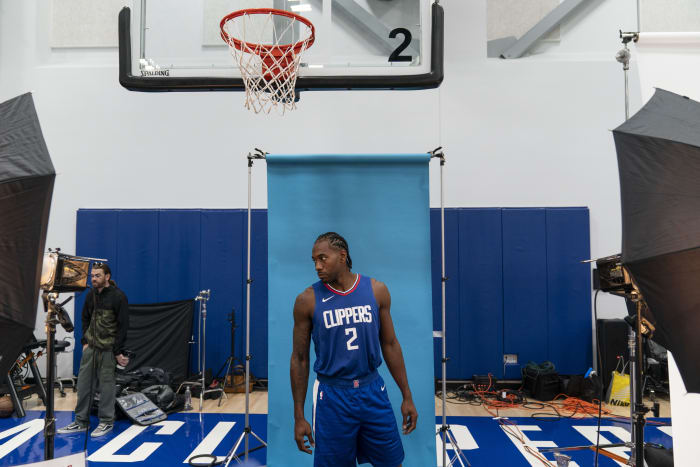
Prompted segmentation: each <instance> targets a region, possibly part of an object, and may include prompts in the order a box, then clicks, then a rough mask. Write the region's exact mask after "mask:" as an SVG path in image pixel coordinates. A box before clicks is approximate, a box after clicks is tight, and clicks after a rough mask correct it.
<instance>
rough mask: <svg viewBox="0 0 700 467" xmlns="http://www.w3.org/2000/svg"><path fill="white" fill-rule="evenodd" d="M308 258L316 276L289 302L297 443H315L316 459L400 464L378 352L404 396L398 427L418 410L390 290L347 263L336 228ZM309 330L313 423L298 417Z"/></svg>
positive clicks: (410, 423)
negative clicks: (313, 377) (312, 352)
mask: <svg viewBox="0 0 700 467" xmlns="http://www.w3.org/2000/svg"><path fill="white" fill-rule="evenodd" d="M311 258H312V260H313V262H314V266H315V267H316V273H317V274H318V277H319V279H321V280H320V281H319V282H316V283H315V284H313V285H312V286H311V287H309V288H307V289H306V290H304V291H303V292H302V293H301V294H300V295H299V296H298V297H297V299H296V302H295V303H294V344H293V347H294V348H293V350H292V358H291V363H290V376H291V382H292V396H293V397H294V439H295V440H296V443H297V447H298V448H299V450H300V451H303V452H306V453H309V454H311V452H312V450H311V448H315V452H314V466H315V467H323V466H333V467H341V466H354V465H355V461H356V460H357V462H358V463H360V464H362V463H366V462H369V463H371V464H372V465H374V466H375V467H396V466H400V465H401V462H403V458H404V451H403V445H402V444H401V438H400V437H399V432H398V428H397V426H396V419H395V417H394V412H393V410H392V408H391V403H390V402H389V397H388V396H387V391H386V385H385V383H384V380H383V379H382V377H381V376H379V373H378V372H377V367H379V365H381V363H382V355H383V356H384V360H386V364H387V366H388V367H389V371H390V372H391V376H393V378H394V380H395V381H396V384H397V385H398V386H399V389H400V390H401V394H402V396H403V403H402V404H401V414H402V415H403V433H404V434H408V433H410V432H412V431H413V430H414V429H415V428H416V420H417V418H418V413H417V412H416V408H415V406H414V405H413V399H412V397H411V390H410V389H409V387H408V379H407V377H406V367H405V365H404V361H403V354H402V352H401V346H400V345H399V341H398V339H397V338H396V334H395V333H394V325H393V323H392V320H391V315H390V314H389V308H390V306H391V297H390V296H389V290H388V289H387V287H386V285H384V284H383V283H382V282H379V281H378V280H375V279H371V278H369V277H365V276H362V275H360V274H355V273H353V272H352V271H351V268H352V260H351V259H350V254H349V250H348V244H347V242H346V241H345V239H344V238H343V237H341V236H340V235H338V234H337V233H335V232H328V233H325V234H323V235H321V236H319V237H318V238H317V239H316V242H315V243H314V246H313V250H312V252H311ZM311 338H313V340H314V347H315V349H316V362H315V364H314V371H315V372H316V375H317V376H316V377H317V379H316V382H315V383H314V388H313V400H314V407H313V414H314V415H313V420H312V423H313V425H314V426H313V430H312V428H311V426H310V425H309V422H307V421H306V420H305V418H304V400H305V398H306V390H307V382H308V378H309V342H310V339H311ZM380 350H381V353H380ZM314 437H315V442H314ZM307 441H308V444H307Z"/></svg>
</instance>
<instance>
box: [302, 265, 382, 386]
mask: <svg viewBox="0 0 700 467" xmlns="http://www.w3.org/2000/svg"><path fill="white" fill-rule="evenodd" d="M313 289H314V295H315V297H316V304H315V308H314V317H313V329H312V332H311V337H312V338H313V340H314V348H315V349H316V363H314V371H315V372H316V373H317V374H320V375H323V376H326V377H329V378H344V379H356V378H361V377H363V376H366V375H368V374H369V373H371V372H373V371H374V370H376V369H377V367H379V365H381V364H382V357H381V347H380V344H379V306H378V305H377V301H376V300H375V299H374V292H373V291H372V279H370V278H369V277H364V276H360V274H358V275H357V280H356V281H355V285H354V286H353V287H352V288H350V290H348V291H347V292H344V293H343V292H339V291H336V290H334V289H332V288H331V287H329V286H328V285H326V284H324V283H323V282H321V281H319V282H316V283H315V284H314V285H313Z"/></svg>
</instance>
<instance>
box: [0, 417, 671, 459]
mask: <svg viewBox="0 0 700 467" xmlns="http://www.w3.org/2000/svg"><path fill="white" fill-rule="evenodd" d="M266 418H267V416H266V415H258V414H253V415H251V419H250V420H251V421H250V423H251V427H252V429H253V431H255V433H256V434H258V435H259V436H260V437H261V438H262V439H263V440H265V439H266V436H265V435H266V432H265V430H266ZM425 418H426V420H427V419H430V421H431V422H432V421H434V422H435V425H434V426H435V427H436V428H437V427H439V426H440V425H439V424H440V423H441V418H440V417H434V418H433V417H425ZM56 419H57V423H56V424H57V426H58V427H62V426H64V425H66V424H68V423H69V422H70V421H72V419H73V413H72V412H64V411H58V412H56ZM510 420H511V421H513V422H515V423H517V424H518V426H520V429H521V431H522V433H523V434H524V435H525V436H527V438H528V439H529V440H530V445H531V446H532V447H534V446H535V445H541V446H544V445H548V446H555V445H556V446H579V445H588V444H591V441H590V440H589V438H587V436H588V437H591V436H594V433H595V429H596V420H595V419H592V418H588V419H585V420H572V419H561V420H557V421H541V420H539V421H538V420H535V419H532V418H527V417H517V418H511V419H510ZM647 421H648V422H649V423H647V425H646V426H645V427H644V439H645V440H646V441H647V442H650V443H657V444H661V445H663V446H666V447H667V448H670V447H672V438H671V436H670V434H669V433H670V428H671V427H670V426H669V425H666V426H658V425H656V424H655V423H657V422H664V423H666V424H668V423H669V422H670V420H669V419H647ZM166 422H168V423H167V424H166V426H165V427H163V426H150V427H138V426H131V424H130V423H129V422H127V421H125V420H118V421H117V423H116V424H115V428H114V431H113V432H111V433H109V434H108V435H106V436H105V437H104V438H100V439H99V440H94V439H90V440H89V441H88V459H89V461H90V463H89V465H91V466H105V467H117V466H137V467H141V466H148V467H165V466H169V467H173V466H177V465H183V466H186V465H187V464H186V463H184V461H185V460H186V459H187V458H188V457H189V456H191V455H192V453H193V452H194V451H195V449H196V448H197V446H198V445H199V444H200V443H201V442H202V441H203V440H204V439H210V440H211V439H213V438H214V437H215V435H216V432H217V431H219V430H221V433H222V436H220V437H219V440H214V441H213V442H212V443H211V447H210V448H209V449H208V450H206V451H205V452H207V453H211V452H213V453H214V454H215V455H217V456H225V455H226V454H227V453H228V451H229V450H230V449H231V447H232V446H233V445H234V443H235V442H236V440H237V439H238V438H239V436H240V434H241V433H242V431H243V414H212V413H206V414H201V416H200V414H198V413H177V414H172V415H170V416H169V417H168V419H167V420H166ZM232 423H233V425H232V426H231V424H232ZM447 423H448V424H449V425H450V427H451V428H452V432H453V434H454V436H455V438H456V439H457V443H458V444H459V446H460V448H461V449H462V450H464V452H465V454H466V456H467V458H468V459H469V462H470V463H471V464H472V466H473V467H494V466H495V467H506V466H507V467H521V466H522V467H525V466H529V465H540V464H539V463H535V464H530V463H529V462H528V460H527V458H526V457H525V456H524V455H523V454H522V453H521V451H519V450H518V448H517V447H516V444H515V443H513V441H512V440H511V439H510V437H509V436H508V435H506V434H505V433H504V432H503V430H502V429H501V428H500V426H499V424H498V422H497V421H496V420H494V419H493V418H491V417H447ZM43 426H44V412H41V411H36V410H28V411H27V415H26V416H25V417H24V418H22V419H18V418H14V417H12V418H2V419H0V466H11V465H18V464H26V463H31V462H38V461H41V460H43V457H44V435H43ZM95 426H97V419H96V417H93V419H92V427H93V428H94V427H95ZM25 429H26V430H25ZM32 429H33V433H32V431H31V430H32ZM127 430H131V431H130V432H129V431H127ZM161 430H162V431H161ZM628 430H629V424H628V423H618V422H611V421H608V420H603V422H602V429H601V443H607V442H611V443H618V442H622V441H626V440H628V437H629V431H628ZM159 431H160V434H159V433H158V432H159ZM137 432H138V433H137ZM130 433H131V435H133V436H130V435H129V434H130ZM23 434H25V435H26V436H25V439H20V438H21V437H22V436H23ZM127 437H128V438H129V439H128V440H127V439H125V438H127ZM120 440H122V441H120ZM83 441H84V438H83V436H82V435H56V440H55V443H54V446H55V456H56V457H61V456H66V455H69V454H72V453H76V452H80V451H81V450H82V448H83ZM257 445H258V444H257V441H255V440H252V441H251V448H253V447H256V446H257ZM432 448H433V453H432V456H433V462H438V464H440V463H441V462H442V444H441V442H438V439H437V437H435V438H434V439H433V444H432ZM212 449H213V451H212ZM144 450H145V451H144ZM239 451H242V449H240V448H239ZM265 451H266V450H265V449H261V450H258V451H255V452H252V453H251V454H250V460H251V461H253V462H256V463H257V464H255V465H260V464H261V465H264V464H265V462H266V454H265ZM616 452H617V453H620V454H622V455H623V456H625V457H626V456H627V455H628V454H629V450H627V449H625V448H622V449H621V450H619V451H616ZM139 453H142V454H141V455H139ZM448 454H450V455H452V456H453V455H454V451H452V450H451V449H449V447H448ZM568 455H570V456H571V457H572V460H573V461H574V462H576V463H577V464H578V465H579V466H581V467H584V466H590V465H593V455H594V454H593V452H592V451H569V452H568ZM114 456H123V457H121V458H118V457H114ZM309 457H310V456H309ZM545 457H547V459H549V460H553V459H554V457H553V455H552V454H551V453H548V454H546V455H545ZM110 458H111V460H110ZM139 458H141V459H142V460H136V459H139ZM100 459H102V460H100ZM438 459H439V461H438ZM231 465H239V464H237V463H235V461H233V462H232V463H231ZM281 465H284V466H286V467H296V465H298V464H296V463H295V462H294V461H293V460H291V457H290V460H289V461H287V462H284V463H283V464H281ZM404 465H405V463H404ZM599 465H600V467H615V466H617V465H618V464H616V463H615V462H614V461H612V460H610V459H608V458H606V457H603V456H601V457H600V462H599Z"/></svg>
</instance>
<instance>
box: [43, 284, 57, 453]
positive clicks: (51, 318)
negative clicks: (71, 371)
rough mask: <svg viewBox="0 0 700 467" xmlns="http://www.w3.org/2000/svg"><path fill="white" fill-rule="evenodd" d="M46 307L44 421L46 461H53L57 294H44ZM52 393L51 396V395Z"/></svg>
mask: <svg viewBox="0 0 700 467" xmlns="http://www.w3.org/2000/svg"><path fill="white" fill-rule="evenodd" d="M42 298H43V300H44V304H45V305H46V357H47V358H46V381H47V383H48V384H50V385H51V386H50V391H47V396H48V397H47V398H46V417H45V421H44V460H48V459H53V452H54V449H53V448H54V438H55V436H56V418H55V416H54V394H53V392H54V391H53V380H54V379H55V378H56V373H55V372H56V352H55V349H54V346H55V344H56V323H58V318H57V313H56V299H57V298H58V293H57V292H50V293H49V292H44V293H43V294H42ZM49 392H50V394H49Z"/></svg>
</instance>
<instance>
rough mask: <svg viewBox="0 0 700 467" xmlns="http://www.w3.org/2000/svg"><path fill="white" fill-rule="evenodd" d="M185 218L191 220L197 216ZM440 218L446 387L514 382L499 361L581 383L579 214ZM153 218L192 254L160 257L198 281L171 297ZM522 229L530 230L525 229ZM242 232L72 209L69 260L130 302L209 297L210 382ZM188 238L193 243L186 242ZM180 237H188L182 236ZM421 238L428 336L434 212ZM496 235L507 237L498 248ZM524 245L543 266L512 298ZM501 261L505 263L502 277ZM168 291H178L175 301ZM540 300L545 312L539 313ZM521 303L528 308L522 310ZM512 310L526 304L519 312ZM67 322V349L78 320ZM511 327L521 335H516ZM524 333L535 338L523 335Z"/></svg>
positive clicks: (237, 284) (496, 212)
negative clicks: (95, 261) (105, 269)
mask: <svg viewBox="0 0 700 467" xmlns="http://www.w3.org/2000/svg"><path fill="white" fill-rule="evenodd" d="M178 212H184V214H183V215H181V216H174V217H173V216H171V214H170V213H178ZM193 212H198V213H199V216H196V215H193V214H192V213H193ZM504 213H505V214H504ZM504 216H505V224H504V223H503V222H504V221H503V218H504ZM543 216H544V217H543ZM445 217H446V231H445V236H446V269H447V271H446V273H447V277H448V278H449V280H448V281H447V283H446V291H447V301H446V305H447V306H446V308H447V312H446V314H447V328H448V333H447V344H448V345H447V347H448V351H447V355H448V357H449V358H450V360H449V362H448V363H447V376H448V378H449V379H456V380H460V379H469V378H471V377H472V375H474V374H486V373H489V372H490V373H493V375H494V376H495V377H497V378H503V377H505V376H508V377H509V378H517V377H519V374H520V365H513V366H508V367H506V370H505V373H504V367H503V360H502V359H503V353H504V352H512V353H516V354H518V358H519V361H520V362H521V363H527V361H529V360H537V361H541V360H542V359H545V360H551V361H552V362H554V364H555V365H556V366H557V368H558V370H559V371H560V372H561V373H565V374H576V373H583V372H585V371H586V369H587V368H588V367H589V366H591V361H592V345H591V335H592V334H591V292H590V291H591V279H590V267H589V266H588V265H587V264H582V263H581V262H580V261H581V260H583V259H588V258H589V257H590V246H589V245H590V234H589V212H588V209H586V208H542V209H534V208H531V209H525V210H522V209H518V210H514V209H501V208H449V209H446V210H445ZM161 218H165V219H167V225H168V227H167V228H168V229H171V230H177V231H179V232H180V233H178V234H177V236H175V235H172V236H171V235H169V237H170V238H175V237H180V238H189V239H190V240H189V241H188V242H186V243H192V244H196V245H195V247H194V248H199V249H200V253H198V254H193V253H192V251H189V252H185V253H184V254H180V253H179V252H178V251H175V250H172V249H171V248H170V249H169V248H165V250H166V251H168V253H167V258H166V261H169V262H170V263H172V262H173V261H175V262H176V263H177V264H176V265H174V268H175V269H176V270H178V269H182V270H189V269H192V268H194V269H196V270H199V271H200V273H199V274H200V275H199V278H198V279H197V278H194V276H189V277H190V279H189V280H192V281H194V285H185V286H182V285H177V286H176V285H175V282H170V281H160V280H159V270H160V269H161V266H160V258H159V256H160V252H161V251H163V248H161V246H160V238H161V237H160V234H159V232H160V230H161V229H163V228H164V225H165V224H163V223H161ZM252 219H253V221H252V230H253V240H252V256H253V260H252V277H253V279H254V282H253V285H252V287H251V298H252V301H251V336H252V339H251V351H250V353H251V355H252V356H253V359H252V360H251V368H252V369H253V374H254V375H255V376H258V377H267V349H268V343H267V325H268V320H267V303H268V302H267V264H268V260H267V243H266V242H267V211H266V210H253V214H252ZM533 223H534V224H535V226H536V227H533V226H532V225H531V224H533ZM192 224H198V225H199V227H197V226H196V225H195V226H193V225H192ZM246 225H247V219H246V212H245V210H240V209H239V210H200V211H167V210H165V211H164V210H80V211H78V228H77V232H76V237H77V250H76V251H77V252H78V254H83V255H86V256H95V257H102V258H109V259H110V264H111V266H112V267H113V268H114V273H115V279H116V280H117V282H118V284H119V286H120V287H121V288H122V289H124V290H125V291H126V293H127V294H128V296H129V300H130V301H131V302H133V303H155V302H158V301H164V300H168V299H182V298H192V297H187V296H186V294H187V293H192V291H193V290H194V293H195V294H196V292H197V291H199V290H201V289H202V288H210V289H211V290H212V298H211V301H210V302H209V316H208V319H207V322H208V323H207V331H208V336H209V339H208V343H207V361H208V365H207V366H209V367H210V368H213V369H214V371H216V370H218V367H219V366H221V365H222V364H223V362H224V360H225V359H226V357H228V355H229V353H230V346H231V343H230V342H231V340H230V328H229V323H228V321H227V317H228V315H229V314H230V313H231V309H232V308H235V318H236V324H237V326H239V327H238V328H237V329H236V342H235V346H236V348H235V355H236V356H237V357H238V358H240V359H243V356H244V355H245V347H244V335H245V334H244V325H245V321H244V312H245V251H246ZM543 225H544V227H543ZM197 229H199V232H200V239H199V240H197V238H196V235H194V234H193V232H196V230H197ZM543 229H544V230H543ZM185 232H190V233H189V234H187V235H186V234H185ZM430 232H431V247H430V252H431V269H432V275H431V280H432V290H433V294H432V308H433V326H434V329H440V328H441V320H440V314H441V309H440V293H441V290H440V211H439V209H431V213H430ZM518 235H520V240H518ZM504 236H506V237H507V239H506V242H505V243H504ZM516 240H517V241H516ZM543 242H544V245H545V248H544V250H543V249H542V248H541V245H542V244H543ZM530 243H532V244H534V245H540V246H538V247H537V251H539V254H538V257H537V258H535V259H533V261H532V263H533V264H536V265H538V266H537V270H538V271H541V270H542V262H543V261H544V262H545V263H546V266H545V270H546V277H545V278H544V279H543V280H540V279H538V280H536V281H532V284H531V287H524V286H523V287H520V288H519V289H517V290H519V292H515V291H514V290H515V289H516V285H517V284H521V283H522V281H523V277H522V276H524V275H525V276H526V275H527V274H530V273H531V271H532V268H533V265H532V264H530V263H531V262H530V261H528V260H526V261H521V262H520V263H518V264H519V266H517V267H516V266H515V265H514V263H513V261H515V258H518V257H520V258H523V257H524V256H527V255H530V254H532V252H531V251H530V252H529V253H528V251H526V250H531V249H532V247H530V246H528V244H530ZM197 245H199V246H197ZM188 248H190V247H188ZM539 255H544V256H542V257H540V256H539ZM307 256H308V255H307ZM197 258H199V260H197ZM504 261H508V263H507V264H508V268H509V269H507V270H506V271H507V272H508V274H506V275H504ZM190 262H191V263H193V264H190ZM518 268H520V272H517V270H518ZM184 272H185V271H183V273H184ZM173 274H176V275H177V274H179V273H177V271H176V272H175V273H173ZM540 277H541V275H540ZM525 279H528V278H527V277H526V278H525ZM178 282H180V281H178ZM159 284H160V286H159ZM179 287H184V288H183V290H179ZM531 289H532V290H531ZM505 290H508V291H509V293H510V295H508V297H509V300H510V301H509V302H508V303H509V307H511V308H508V317H509V319H508V320H506V319H505V316H506V315H505V312H506V310H505V308H504V291H505ZM543 291H544V292H543ZM543 293H544V294H545V295H544V297H545V308H544V309H545V312H543V306H542V305H541V304H542V297H543V295H542V294H543ZM532 294H535V295H534V297H536V299H537V300H536V301H534V302H533V298H532V297H533V296H532ZM83 295H84V293H83V294H78V297H77V300H76V301H77V305H76V306H77V309H78V310H80V309H81V308H82V302H83V299H82V297H83ZM519 301H521V302H522V303H520V304H519ZM523 303H529V305H528V306H523ZM533 303H538V305H537V306H535V305H534V304H533ZM513 307H520V308H517V309H518V310H519V311H520V314H516V313H514V312H513ZM511 318H512V320H511ZM75 321H76V329H77V330H78V331H77V334H76V335H77V338H78V339H79V338H80V313H77V315H76V318H75ZM523 321H526V322H528V323H532V326H528V327H526V328H525V330H524V331H523V327H522V323H523ZM532 327H537V328H538V329H536V330H530V329H529V328H532ZM542 330H546V331H545V337H544V338H541V339H540V341H538V342H536V343H535V342H534V338H532V337H531V336H530V334H532V333H533V332H534V333H535V334H537V335H541V334H540V332H541V331H542ZM521 331H522V334H523V336H530V337H527V338H522V339H520V340H517V337H518V333H521ZM195 332H196V328H195ZM506 334H507V335H509V336H510V338H511V344H510V347H508V349H505V348H504V335H506ZM514 339H515V340H516V342H514ZM542 339H544V340H542ZM543 342H544V343H543ZM434 350H435V353H434V355H435V358H434V361H435V365H434V368H435V369H434V375H435V377H440V375H441V365H440V354H441V343H440V341H439V339H435V342H434ZM533 350H534V351H533ZM80 351H81V349H80V348H79V347H78V348H77V349H76V352H75V353H74V358H75V367H74V368H75V371H77V368H78V363H79V359H80V354H81V353H80ZM191 362H192V363H193V364H194V368H196V352H195V353H191Z"/></svg>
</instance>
